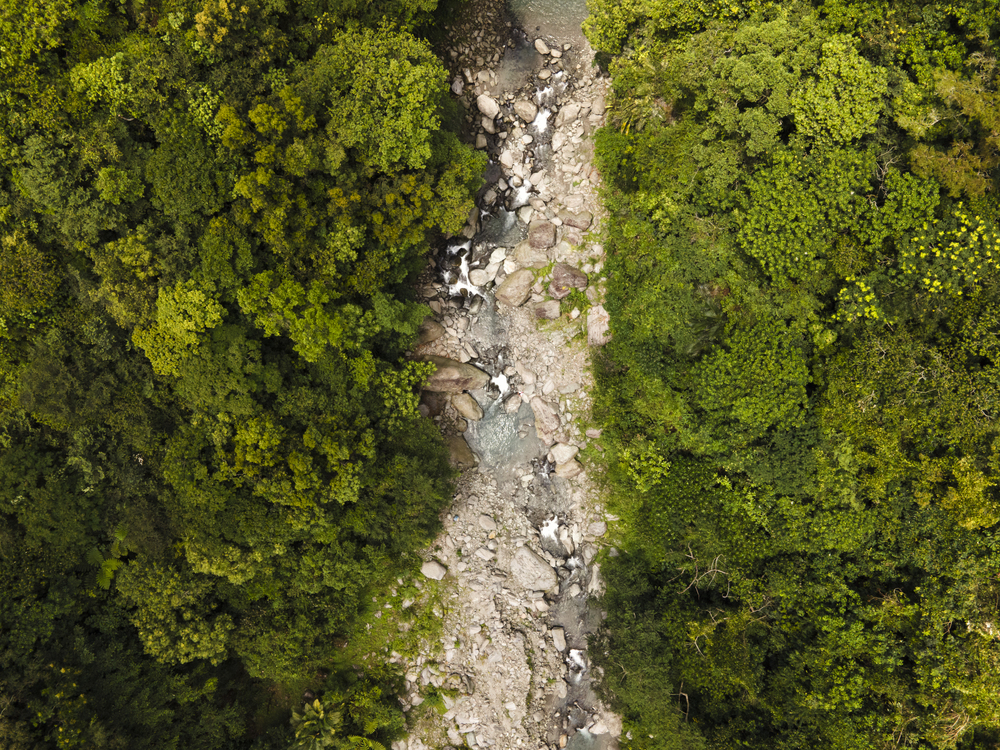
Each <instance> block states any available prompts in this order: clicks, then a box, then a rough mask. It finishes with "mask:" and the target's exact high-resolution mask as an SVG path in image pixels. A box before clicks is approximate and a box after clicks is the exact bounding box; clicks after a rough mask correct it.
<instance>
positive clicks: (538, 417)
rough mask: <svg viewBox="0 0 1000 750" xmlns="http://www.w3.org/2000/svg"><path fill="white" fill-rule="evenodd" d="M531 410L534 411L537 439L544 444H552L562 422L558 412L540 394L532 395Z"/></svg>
mask: <svg viewBox="0 0 1000 750" xmlns="http://www.w3.org/2000/svg"><path fill="white" fill-rule="evenodd" d="M531 410H532V411H533V412H534V413H535V432H537V433H538V439H539V440H541V441H542V442H543V443H545V445H552V444H553V443H554V442H555V441H556V437H555V436H556V431H557V430H558V429H559V426H560V425H561V424H562V420H561V419H560V418H559V412H558V411H556V410H555V409H554V408H553V407H552V405H551V404H550V403H549V402H548V401H546V400H545V399H543V398H542V397H541V396H534V397H532V399H531Z"/></svg>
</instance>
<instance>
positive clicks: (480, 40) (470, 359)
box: [394, 0, 621, 750]
mask: <svg viewBox="0 0 1000 750" xmlns="http://www.w3.org/2000/svg"><path fill="white" fill-rule="evenodd" d="M449 38H450V39H452V40H454V41H453V46H452V47H451V48H450V49H449V50H447V51H446V55H447V56H446V58H445V59H446V62H447V63H449V66H450V69H451V73H452V76H453V80H452V93H453V95H454V96H455V97H456V98H458V99H459V100H460V102H461V104H462V106H463V107H464V108H465V111H466V112H467V118H466V120H467V125H468V138H469V140H470V142H472V143H475V144H476V146H477V148H480V149H483V150H485V151H486V152H487V153H488V154H489V156H490V165H489V168H488V170H487V184H486V185H485V186H484V187H483V189H482V190H481V191H480V193H479V195H478V197H477V209H476V210H475V211H474V212H473V213H472V214H471V215H470V217H469V222H468V224H467V226H466V228H465V230H464V232H463V234H462V235H461V236H457V237H454V238H451V239H449V240H447V241H446V243H445V244H444V246H443V247H442V248H441V249H440V252H439V254H438V256H437V257H436V258H435V261H434V263H433V264H432V267H431V268H429V269H428V271H427V273H426V274H425V276H424V277H423V278H422V279H421V281H420V286H419V291H420V294H421V296H422V298H423V299H424V300H425V301H426V302H427V304H428V305H429V306H430V307H431V309H432V310H433V311H434V317H433V320H428V321H427V322H426V323H425V326H424V330H423V336H422V339H421V345H420V346H419V347H418V348H417V350H416V351H415V352H414V356H415V357H416V358H426V357H436V358H437V359H435V361H436V362H437V363H438V365H439V370H438V374H437V375H436V376H435V377H433V378H432V380H431V383H430V384H429V386H428V389H427V390H426V391H425V392H424V394H423V397H422V404H421V409H422V410H423V411H424V412H425V413H426V414H427V415H428V416H431V417H432V418H433V419H435V420H436V421H437V422H438V424H439V425H440V427H441V429H442V432H443V433H444V435H445V437H446V439H447V440H448V442H449V446H450V448H451V451H452V459H453V462H454V463H455V464H456V465H457V466H459V467H460V468H463V469H464V471H463V474H462V477H461V479H460V480H459V482H458V491H457V493H456V496H455V500H454V503H453V505H452V507H451V508H450V509H449V510H448V511H447V516H446V519H445V525H444V531H443V532H442V534H441V535H440V536H439V537H438V539H437V540H436V541H435V543H434V544H433V545H432V546H431V548H430V549H428V550H427V551H426V554H425V560H426V563H425V565H424V568H423V572H424V575H425V576H427V577H428V578H433V579H436V580H441V583H442V585H443V586H444V592H445V593H444V598H443V602H444V604H445V607H444V610H445V611H444V614H443V631H442V632H443V635H442V637H441V642H440V644H435V646H439V648H428V649H426V650H425V652H424V653H422V654H421V655H420V656H418V657H417V658H415V659H412V660H409V661H407V662H405V664H404V666H405V667H406V669H407V691H408V692H407V694H406V696H405V701H406V707H407V708H410V707H412V706H415V705H418V704H420V703H421V702H422V701H423V700H424V699H425V697H426V696H427V695H428V694H429V692H430V691H434V693H435V695H437V696H438V697H439V698H440V699H441V701H442V711H441V712H426V713H425V714H424V718H423V719H422V721H421V722H420V723H419V725H418V726H417V728H416V729H415V731H413V732H412V733H411V735H410V738H409V739H408V740H407V742H401V743H397V745H394V750H422V748H424V747H448V746H450V747H461V746H463V745H467V746H469V747H479V748H486V747H497V748H515V747H528V748H543V747H550V748H556V749H558V748H562V747H570V748H571V750H589V748H605V747H613V746H615V745H616V742H617V736H618V735H619V734H620V732H621V721H620V719H619V718H618V717H617V716H615V715H614V714H612V713H610V712H609V711H608V710H607V709H606V708H605V707H604V706H603V705H602V704H601V702H600V701H599V699H598V698H597V696H596V695H595V694H594V691H593V686H592V679H593V678H594V677H595V675H594V674H593V672H592V670H591V668H590V664H589V659H588V656H587V636H588V634H590V633H591V632H593V631H594V630H595V629H596V628H597V627H598V625H599V623H600V619H601V613H600V611H599V610H598V609H597V607H596V606H595V605H594V603H593V601H592V600H591V599H590V598H589V597H590V596H591V595H593V594H596V593H598V592H599V591H600V590H601V580H600V572H599V565H598V563H597V561H596V560H595V557H596V555H597V552H598V549H599V547H600V545H601V540H602V538H603V537H604V535H605V533H606V530H607V525H606V522H605V519H604V517H603V511H602V508H601V506H600V502H599V498H598V495H597V492H596V490H595V488H594V487H593V486H592V484H591V482H590V480H589V478H588V475H587V471H586V461H585V459H584V461H582V462H581V460H580V458H581V457H582V456H586V454H587V452H588V450H589V451H593V450H597V449H599V448H598V447H597V446H596V445H595V444H594V440H595V439H596V438H597V437H599V434H598V433H596V432H595V431H593V430H589V431H588V430H586V429H585V428H586V424H585V421H586V419H587V415H588V414H589V413H590V397H589V393H590V388H591V385H592V378H591V375H590V373H589V370H588V362H589V356H590V351H591V347H593V346H601V345H603V344H604V343H606V336H607V316H606V313H605V312H604V310H603V307H602V306H601V301H602V297H603V281H602V278H601V270H602V267H603V248H602V246H601V244H600V227H601V216H600V208H599V205H600V204H599V201H598V198H597V192H596V188H597V179H598V178H597V174H596V171H595V170H594V169H593V165H592V157H593V145H592V142H591V140H590V138H591V134H592V133H593V131H594V130H595V129H596V128H597V127H599V126H600V124H601V123H602V121H603V115H604V93H605V85H606V80H604V79H602V78H601V77H599V75H596V69H595V68H593V67H592V59H593V53H592V51H591V50H590V49H589V47H588V46H587V45H586V43H585V42H582V37H581V36H579V35H578V34H574V35H573V36H572V38H558V37H555V36H553V35H548V36H546V35H545V31H544V29H541V30H539V31H537V32H536V31H534V30H532V33H531V34H530V35H527V34H525V33H524V32H523V31H521V30H520V29H519V28H518V27H517V24H516V22H515V21H514V19H513V18H511V17H510V16H508V15H507V14H506V12H505V10H504V7H503V4H502V3H499V4H491V3H490V2H488V0H487V1H486V2H479V3H475V4H474V6H472V7H469V8H467V11H466V13H465V16H464V17H462V18H458V19H456V21H455V22H454V24H453V26H452V28H451V29H450V30H449ZM580 451H582V454H581V453H580ZM400 660H402V659H400Z"/></svg>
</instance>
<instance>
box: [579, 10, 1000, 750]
mask: <svg viewBox="0 0 1000 750" xmlns="http://www.w3.org/2000/svg"><path fill="white" fill-rule="evenodd" d="M591 8H592V16H591V18H590V19H589V21H588V33H589V36H590V38H591V40H592V41H593V43H594V44H595V46H597V47H599V48H600V50H601V51H602V52H603V59H604V62H605V64H607V65H608V66H609V67H610V70H611V72H612V73H613V75H614V81H615V97H614V103H613V104H614V106H613V118H612V119H613V124H612V125H611V126H609V127H608V128H606V129H604V130H603V131H601V132H600V133H599V134H598V144H599V146H598V148H599V159H600V160H601V165H602V171H603V174H604V177H605V180H606V186H605V200H606V203H607V206H608V209H609V211H610V213H611V219H610V220H609V227H610V229H609V238H608V251H609V261H608V266H607V267H608V270H609V273H610V275H611V284H610V288H609V299H608V308H609V311H610V312H611V315H612V331H613V334H614V341H613V342H612V344H611V345H610V346H609V347H608V350H607V356H606V357H605V358H604V359H603V360H602V361H600V362H598V363H597V364H598V368H599V376H600V407H599V409H598V417H599V418H600V419H601V420H603V422H604V426H605V438H606V442H607V444H608V448H609V449H610V450H609V452H608V453H609V465H608V473H607V478H608V482H609V485H610V488H611V491H612V492H613V494H614V502H615V504H616V507H617V510H618V512H619V514H620V515H621V516H622V547H623V553H622V554H621V555H620V556H618V557H617V558H609V559H608V561H607V563H608V564H607V565H606V567H605V571H606V573H607V577H608V594H607V596H606V598H605V604H606V606H607V609H608V611H609V617H608V620H607V624H606V627H605V630H604V632H603V634H602V637H601V641H600V643H598V644H595V645H596V647H595V648H593V650H592V653H594V654H595V655H599V654H602V653H603V656H601V657H600V661H601V663H602V666H603V668H604V670H605V674H606V685H607V687H608V689H609V690H610V691H611V692H612V693H613V694H614V695H615V696H616V697H617V700H618V705H619V707H620V708H621V709H622V710H623V711H624V712H625V714H626V716H627V718H628V719H629V721H630V722H631V723H632V729H633V731H632V735H631V737H632V746H634V747H636V748H640V747H691V748H694V747H708V748H737V747H753V748H757V749H761V748H788V750H793V749H795V750H798V749H801V748H875V747H885V748H888V747H935V748H947V747H956V746H959V747H965V748H971V747H983V748H985V747H995V746H996V743H997V742H998V741H1000V734H998V728H1000V697H998V696H1000V640H998V637H1000V619H998V606H1000V527H998V521H1000V493H998V490H997V483H998V480H1000V460H998V456H1000V453H998V446H1000V442H998V438H1000V429H998V423H997V412H998V408H1000V349H998V333H1000V283H998V282H1000V275H998V269H1000V228H998V221H1000V210H998V209H1000V207H998V203H997V198H996V186H997V180H996V167H997V165H998V164H1000V142H998V133H1000V118H998V111H1000V110H998V108H997V105H998V103H1000V97H998V86H997V84H998V73H1000V71H998V69H997V65H996V54H997V49H996V43H995V40H996V38H997V33H998V32H1000V13H998V11H1000V9H998V7H997V5H996V3H992V2H987V3H973V2H969V3H961V2H959V3H949V2H938V1H936V0H932V1H929V2H896V1H892V2H850V1H845V0H829V2H816V3H814V4H812V5H810V4H806V3H792V2H788V3H747V4H730V3H721V2H704V3H682V2H672V1H670V0H645V1H644V0H626V2H614V3H612V2H604V1H603V0H597V1H596V2H593V3H592V6H591Z"/></svg>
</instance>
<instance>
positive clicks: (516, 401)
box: [503, 393, 521, 414]
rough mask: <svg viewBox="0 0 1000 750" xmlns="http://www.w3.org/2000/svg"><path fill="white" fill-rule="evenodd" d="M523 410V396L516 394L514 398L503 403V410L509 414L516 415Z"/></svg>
mask: <svg viewBox="0 0 1000 750" xmlns="http://www.w3.org/2000/svg"><path fill="white" fill-rule="evenodd" d="M520 408H521V394H519V393H515V394H514V395H513V396H511V397H510V398H508V399H507V400H506V401H504V402H503V410H504V411H505V412H507V413H508V414H516V413H517V410H518V409H520Z"/></svg>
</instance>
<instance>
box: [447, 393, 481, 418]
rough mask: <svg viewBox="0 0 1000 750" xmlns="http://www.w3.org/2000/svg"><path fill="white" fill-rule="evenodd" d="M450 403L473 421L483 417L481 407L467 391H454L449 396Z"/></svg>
mask: <svg viewBox="0 0 1000 750" xmlns="http://www.w3.org/2000/svg"><path fill="white" fill-rule="evenodd" d="M451 405H452V406H454V407H455V411H457V412H458V413H459V414H461V415H462V416H463V417H465V418H466V419H469V420H472V421H473V422H478V421H479V420H480V419H482V418H483V410H482V408H481V407H480V406H479V404H478V403H476V399H474V398H473V397H472V396H470V395H469V394H468V393H456V394H455V395H454V396H452V397H451Z"/></svg>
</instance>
